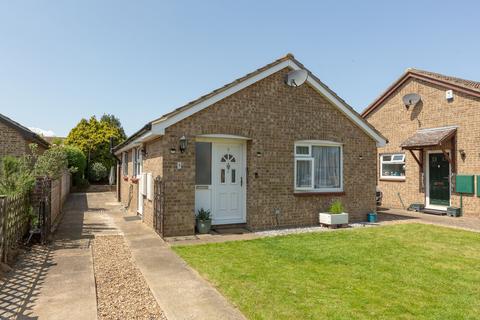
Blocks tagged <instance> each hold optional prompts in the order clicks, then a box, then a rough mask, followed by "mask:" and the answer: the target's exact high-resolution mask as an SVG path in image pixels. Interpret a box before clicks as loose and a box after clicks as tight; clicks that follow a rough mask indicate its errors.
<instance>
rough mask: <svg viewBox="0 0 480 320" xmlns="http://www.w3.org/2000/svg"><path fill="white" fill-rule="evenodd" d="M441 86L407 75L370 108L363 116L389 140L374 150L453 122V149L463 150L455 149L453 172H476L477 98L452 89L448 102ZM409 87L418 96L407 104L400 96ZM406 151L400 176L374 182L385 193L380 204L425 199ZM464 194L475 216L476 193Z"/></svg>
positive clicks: (454, 199)
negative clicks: (412, 105)
mask: <svg viewBox="0 0 480 320" xmlns="http://www.w3.org/2000/svg"><path fill="white" fill-rule="evenodd" d="M446 90H447V89H446V88H444V87H441V86H438V85H434V84H431V83H428V82H426V81H423V80H417V79H410V80H408V81H407V82H406V83H405V84H404V85H403V86H401V87H400V88H398V89H397V90H396V91H395V92H394V93H393V94H392V95H391V96H390V97H389V98H388V99H387V100H386V101H385V102H383V103H382V104H381V105H380V106H379V107H378V108H377V109H376V110H375V111H374V112H372V113H371V114H369V115H368V116H367V118H366V119H367V120H368V121H369V122H370V123H371V124H372V125H373V126H375V128H376V129H377V130H378V131H380V132H381V133H382V134H383V135H384V136H385V137H386V138H387V139H388V140H389V143H388V144H387V146H386V147H384V148H379V149H378V153H379V154H381V153H391V152H401V148H400V144H401V143H402V142H403V141H405V140H406V139H407V138H408V137H410V136H412V135H413V134H414V133H415V132H416V131H417V130H418V129H421V128H434V127H444V126H452V125H457V126H459V127H458V129H457V150H460V149H463V150H465V153H466V155H467V156H466V158H465V160H462V159H461V157H460V154H459V153H458V151H457V172H458V174H480V153H479V150H478V146H479V141H480V112H479V110H480V98H475V97H472V96H469V95H467V94H464V93H460V92H456V91H455V90H454V99H453V101H451V102H449V101H447V100H446V99H445V91H446ZM408 93H418V94H420V96H421V98H422V101H421V103H420V104H419V105H417V106H416V107H415V108H410V110H407V109H406V108H405V105H404V104H403V101H402V97H403V96H404V95H405V94H408ZM435 149H438V148H435ZM405 154H406V171H405V175H406V179H405V181H403V182H398V181H379V182H378V184H379V187H380V189H381V190H382V191H383V194H384V197H383V205H384V206H387V207H392V208H402V203H401V201H400V199H402V201H403V202H404V204H405V205H406V206H408V205H410V204H411V203H414V202H420V203H424V201H425V194H424V193H421V192H420V190H419V184H420V175H419V166H418V164H417V163H416V161H415V160H414V158H413V157H412V156H411V154H410V153H409V152H408V151H407V152H405ZM377 176H379V170H377ZM463 200H464V201H463V204H464V213H465V214H466V215H470V216H480V199H479V198H478V197H477V196H475V195H471V196H464V199H463ZM451 205H452V206H460V197H459V195H458V194H456V193H452V195H451Z"/></svg>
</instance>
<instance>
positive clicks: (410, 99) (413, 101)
mask: <svg viewBox="0 0 480 320" xmlns="http://www.w3.org/2000/svg"><path fill="white" fill-rule="evenodd" d="M420 100H421V97H420V95H419V94H417V93H409V94H406V95H404V96H403V103H404V104H405V106H406V107H407V108H409V107H414V106H416V105H417V103H419V102H420Z"/></svg>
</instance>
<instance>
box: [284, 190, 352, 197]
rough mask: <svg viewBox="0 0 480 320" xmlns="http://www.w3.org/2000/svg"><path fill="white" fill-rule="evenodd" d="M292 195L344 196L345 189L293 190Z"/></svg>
mask: <svg viewBox="0 0 480 320" xmlns="http://www.w3.org/2000/svg"><path fill="white" fill-rule="evenodd" d="M293 195H294V196H296V197H297V196H298V197H308V196H344V195H345V191H325V192H323V191H295V192H293Z"/></svg>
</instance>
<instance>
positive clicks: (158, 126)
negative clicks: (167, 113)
mask: <svg viewBox="0 0 480 320" xmlns="http://www.w3.org/2000/svg"><path fill="white" fill-rule="evenodd" d="M290 64H291V61H290V60H286V61H284V62H281V63H279V64H277V65H275V66H273V67H271V68H270V69H267V70H265V71H263V72H261V73H259V74H257V75H255V76H253V77H251V78H249V79H247V80H245V81H243V82H240V83H239V84H237V85H235V86H233V87H231V88H229V89H227V90H225V91H223V92H221V93H219V94H216V95H214V96H212V97H210V98H208V99H207V100H204V101H202V102H200V103H198V104H196V105H194V106H192V107H191V108H188V109H187V110H185V111H183V112H180V113H178V114H176V115H174V116H172V117H171V118H168V119H166V120H164V121H161V122H158V123H154V124H152V130H155V131H156V132H158V133H159V134H165V129H166V128H168V127H169V126H171V125H173V124H175V123H177V122H179V121H181V120H183V119H185V118H187V117H189V116H191V115H193V114H195V113H197V112H199V111H201V110H203V109H205V108H207V107H209V106H211V105H212V104H214V103H216V102H218V101H220V100H222V99H225V98H226V97H228V96H230V95H232V94H234V93H236V92H238V91H240V90H242V89H245V88H246V87H248V86H250V85H252V84H254V83H255V82H257V81H260V80H262V79H265V78H266V77H268V76H270V75H272V74H274V73H275V72H278V71H280V70H282V69H284V68H286V67H288V66H290Z"/></svg>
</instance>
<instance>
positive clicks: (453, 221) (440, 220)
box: [378, 208, 480, 232]
mask: <svg viewBox="0 0 480 320" xmlns="http://www.w3.org/2000/svg"><path fill="white" fill-rule="evenodd" d="M378 220H379V223H380V224H382V225H388V224H397V223H426V224H435V225H439V226H444V227H450V228H456V229H463V230H468V231H475V232H480V219H479V218H470V217H458V218H454V217H448V216H437V215H432V214H426V213H421V212H414V211H407V210H402V209H387V208H382V209H381V210H379V211H378Z"/></svg>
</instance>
